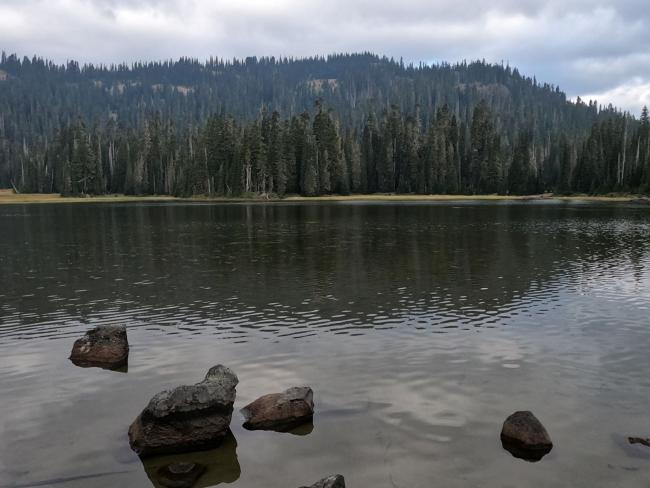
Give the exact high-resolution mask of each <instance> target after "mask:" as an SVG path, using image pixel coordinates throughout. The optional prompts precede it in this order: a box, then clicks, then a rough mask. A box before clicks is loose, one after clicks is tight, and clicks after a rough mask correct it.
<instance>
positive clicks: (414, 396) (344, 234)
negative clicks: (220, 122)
mask: <svg viewBox="0 0 650 488" xmlns="http://www.w3.org/2000/svg"><path fill="white" fill-rule="evenodd" d="M0 276H1V277H2V280H1V285H0V306H1V307H2V313H1V315H0V357H1V358H2V359H1V360H0V392H1V394H0V412H2V417H1V420H0V439H1V442H0V487H19V486H20V487H32V486H55V487H88V486H93V487H116V486H120V487H146V486H158V485H156V484H155V483H157V482H156V481H155V480H156V475H155V472H156V465H155V462H147V463H145V464H143V463H142V462H141V461H140V459H139V458H138V457H137V456H136V455H135V454H134V453H133V452H132V451H131V450H130V448H129V444H128V438H127V429H128V427H129V425H130V423H131V422H132V421H133V419H134V418H135V417H136V416H137V415H138V414H139V412H140V411H141V410H142V409H143V408H144V407H145V406H146V404H147V402H148V401H149V399H150V398H151V397H152V396H153V395H154V394H155V393H156V392H158V391H160V390H163V389H166V388H170V387H174V386H177V385H181V384H193V383H195V382H198V381H200V380H202V379H203V377H204V376H205V374H206V372H207V370H208V369H209V368H210V367H211V366H213V365H215V364H219V363H221V364H224V365H226V366H228V367H230V368H231V369H232V370H233V371H235V372H236V373H237V375H238V376H239V380H240V383H239V385H238V387H237V399H236V401H235V412H234V413H233V420H232V431H233V436H232V437H231V438H230V439H228V441H227V442H226V443H225V444H224V445H223V446H222V447H220V448H218V449H216V450H213V451H208V452H204V453H199V454H196V455H192V454H190V455H185V457H183V459H188V457H189V459H194V460H200V461H201V462H205V463H207V464H209V465H210V469H209V471H208V473H207V474H206V475H205V477H204V479H201V480H199V484H198V485H197V486H215V485H220V486H233V487H237V488H239V487H243V488H248V487H250V488H253V487H265V488H293V487H295V488H297V487H299V486H302V485H308V484H311V483H313V482H315V481H316V480H318V479H320V478H322V477H324V476H326V475H329V474H333V473H341V474H343V475H344V476H345V478H346V482H347V485H348V487H349V488H355V487H356V488H370V487H373V488H374V487H386V488H425V487H426V488H430V487H433V486H439V487H445V488H455V487H458V488H461V487H462V488H467V487H482V488H496V487H530V488H533V487H535V488H543V487H553V488H557V487H563V486H571V487H574V488H575V487H585V488H586V487H589V488H592V487H595V486H616V487H647V486H648V483H649V480H650V448H642V447H639V446H631V445H629V444H628V442H627V436H640V437H650V413H649V409H648V405H650V209H648V208H647V207H646V208H644V207H641V206H633V205H622V204H620V205H613V204H596V203H580V202H572V203H567V202H553V201H550V202H502V203H499V202H495V203H480V202H449V203H433V202H429V203H363V202H354V203H352V202H349V203H328V204H324V203H295V204H293V203H291V204H290V203H273V204H145V203H141V204H57V205H24V206H0ZM99 324H124V325H126V326H127V327H128V335H129V342H130V345H131V351H130V357H129V364H128V371H127V372H115V371H107V370H103V369H98V368H80V367H77V366H75V365H73V364H72V363H71V362H70V361H69V360H68V356H69V354H70V349H71V347H72V343H73V342H74V340H75V339H76V338H78V337H81V336H82V335H83V333H84V332H85V331H86V330H88V329H89V328H91V327H93V326H96V325H99ZM294 385H310V386H311V387H312V388H313V389H314V393H315V404H316V413H315V417H314V422H313V427H312V426H308V427H307V428H305V429H302V430H301V431H299V432H295V433H275V432H260V431H256V432H251V431H247V430H245V429H243V428H242V423H243V418H242V416H241V414H240V413H239V409H240V408H241V407H243V406H244V405H246V404H247V403H248V402H250V401H252V400H254V399H255V398H257V397H259V396H261V395H263V394H266V393H271V392H276V391H282V390H284V389H286V388H288V387H290V386H294ZM516 410H532V411H533V412H534V413H535V415H536V416H537V417H538V418H539V419H540V420H541V421H542V422H543V424H544V425H545V426H546V428H547V429H548V431H549V433H550V435H551V437H552V439H553V442H554V448H553V450H552V451H551V452H550V454H548V455H547V456H546V457H544V458H543V459H542V460H541V461H540V462H537V463H530V462H526V461H523V460H521V459H517V458H514V457H513V456H511V455H510V453H508V452H507V451H505V450H504V449H503V448H502V446H501V442H500V439H499V433H500V431H501V426H502V424H503V421H504V420H505V418H506V417H507V416H508V415H510V414H511V413H513V412H514V411H516ZM193 456H194V457H193Z"/></svg>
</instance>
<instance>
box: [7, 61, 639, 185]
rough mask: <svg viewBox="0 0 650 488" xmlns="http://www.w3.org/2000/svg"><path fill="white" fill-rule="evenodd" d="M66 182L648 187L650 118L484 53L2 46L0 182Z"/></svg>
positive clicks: (34, 183) (49, 183) (73, 183)
mask: <svg viewBox="0 0 650 488" xmlns="http://www.w3.org/2000/svg"><path fill="white" fill-rule="evenodd" d="M12 186H13V187H14V188H16V189H17V190H19V191H22V192H45V193H63V194H103V193H126V194H136V195H139V194H171V195H179V196H187V195H197V194H209V195H223V196H238V195H245V194H251V193H259V194H267V195H269V194H274V195H284V194H301V195H322V194H331V193H334V194H349V193H375V192H381V193H393V192H395V193H421V194H438V193H440V194H443V193H448V194H490V193H500V194H537V193H542V192H556V193H576V192H578V193H591V194H598V193H609V192H638V193H648V192H650V118H649V116H648V111H647V109H645V108H644V109H643V112H642V114H641V117H640V118H635V117H633V116H631V115H630V114H628V113H624V112H622V111H619V110H617V109H616V108H614V107H612V106H607V107H601V106H599V105H598V104H597V103H596V102H591V101H590V102H588V103H585V102H583V101H581V100H580V99H578V100H577V101H576V102H571V101H569V100H567V97H566V95H565V94H564V93H563V92H561V91H560V89H559V88H558V87H556V86H553V85H549V84H542V83H539V82H538V81H537V80H536V79H534V78H528V77H525V76H522V75H521V74H520V73H519V72H518V71H517V69H513V68H511V67H509V66H503V65H493V64H489V63H486V62H472V63H467V62H463V63H459V64H454V65H450V64H438V65H405V64H404V63H403V62H402V61H400V60H394V59H388V58H385V57H378V56H375V55H372V54H353V55H333V56H328V57H314V58H304V59H287V58H259V59H258V58H246V59H245V60H238V59H234V60H223V59H210V60H208V61H207V62H199V61H197V60H194V59H181V60H179V61H169V62H160V63H147V64H143V63H136V64H133V65H131V66H127V65H111V66H93V65H84V66H80V65H79V64H78V63H76V62H68V63H67V64H66V65H65V66H61V65H57V64H54V63H52V62H49V61H46V60H43V59H40V58H33V59H29V58H23V59H20V58H18V57H17V56H15V55H7V54H4V53H3V55H2V59H1V61H0V187H4V188H7V187H12Z"/></svg>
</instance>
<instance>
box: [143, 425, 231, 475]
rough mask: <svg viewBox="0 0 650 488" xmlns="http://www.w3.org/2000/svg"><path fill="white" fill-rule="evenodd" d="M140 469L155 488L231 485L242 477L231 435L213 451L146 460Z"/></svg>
mask: <svg viewBox="0 0 650 488" xmlns="http://www.w3.org/2000/svg"><path fill="white" fill-rule="evenodd" d="M142 465H143V467H144V470H145V473H146V474H147V476H148V477H149V480H150V481H151V483H152V485H153V486H154V487H156V488H190V487H191V488H205V487H208V486H216V485H219V484H221V483H234V482H235V481H237V480H238V479H239V477H240V476H241V468H240V466H239V461H238V459H237V440H236V439H235V436H234V435H233V434H232V432H229V433H228V435H227V436H226V438H225V439H224V440H223V442H222V443H221V444H220V445H219V447H217V448H216V449H211V450H209V451H196V452H188V453H184V454H172V455H169V456H155V457H149V458H145V459H142Z"/></svg>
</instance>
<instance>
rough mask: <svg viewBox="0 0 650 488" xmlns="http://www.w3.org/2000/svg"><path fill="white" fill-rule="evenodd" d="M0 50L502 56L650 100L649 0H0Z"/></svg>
mask: <svg viewBox="0 0 650 488" xmlns="http://www.w3.org/2000/svg"><path fill="white" fill-rule="evenodd" d="M0 48H1V49H4V50H5V51H8V52H16V53H18V54H20V55H32V54H38V55H40V56H45V57H48V58H52V59H54V60H55V61H59V62H63V61H65V60H67V59H77V60H80V61H91V62H96V63H113V62H122V61H135V60H149V59H169V58H177V57H180V56H191V57H197V58H207V57H209V56H220V57H226V58H230V57H245V56H250V55H257V56H260V55H275V56H279V55H282V56H284V55H286V56H307V55H312V54H328V53H332V52H355V51H372V52H376V53H379V54H387V55H389V56H395V57H403V58H404V59H405V60H407V61H415V62H419V61H425V62H435V61H450V62H454V61H459V60H463V59H468V60H470V59H477V58H479V59H486V60H488V61H494V62H501V61H505V62H509V63H510V64H511V65H513V66H517V67H519V68H520V70H521V71H522V72H524V73H526V74H529V75H535V76H537V79H538V80H541V81H546V82H549V83H553V84H557V85H559V86H560V87H561V88H562V89H563V90H565V91H566V92H567V93H568V94H569V95H570V96H572V97H575V96H582V97H583V98H587V99H588V98H597V99H598V100H599V102H601V103H603V104H607V103H613V104H615V105H617V106H620V107H622V108H624V109H627V110H630V111H632V112H633V113H638V112H639V110H640V107H641V106H642V105H643V104H646V103H647V104H650V9H649V8H648V7H647V0H563V1H562V0H489V1H488V0H400V1H394V0H390V1H382V2H377V1H376V0H327V1H326V0H312V1H306V0H273V1H269V0H237V1H232V0H189V1H180V0H50V1H44V0H2V2H1V3H0Z"/></svg>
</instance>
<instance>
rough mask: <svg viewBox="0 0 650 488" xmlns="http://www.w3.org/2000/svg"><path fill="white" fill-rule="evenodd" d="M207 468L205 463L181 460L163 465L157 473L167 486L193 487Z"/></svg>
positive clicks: (163, 484) (159, 480) (162, 482)
mask: <svg viewBox="0 0 650 488" xmlns="http://www.w3.org/2000/svg"><path fill="white" fill-rule="evenodd" d="M206 470H207V467H206V466H205V465H203V464H197V463H191V462H190V463H186V462H181V463H172V464H168V465H166V466H162V467H161V468H159V469H158V470H157V472H156V475H157V481H158V483H159V484H160V485H161V486H164V487H165V488H192V487H193V486H194V485H195V484H196V482H197V481H198V479H199V478H200V477H201V476H203V473H205V471H206Z"/></svg>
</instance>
